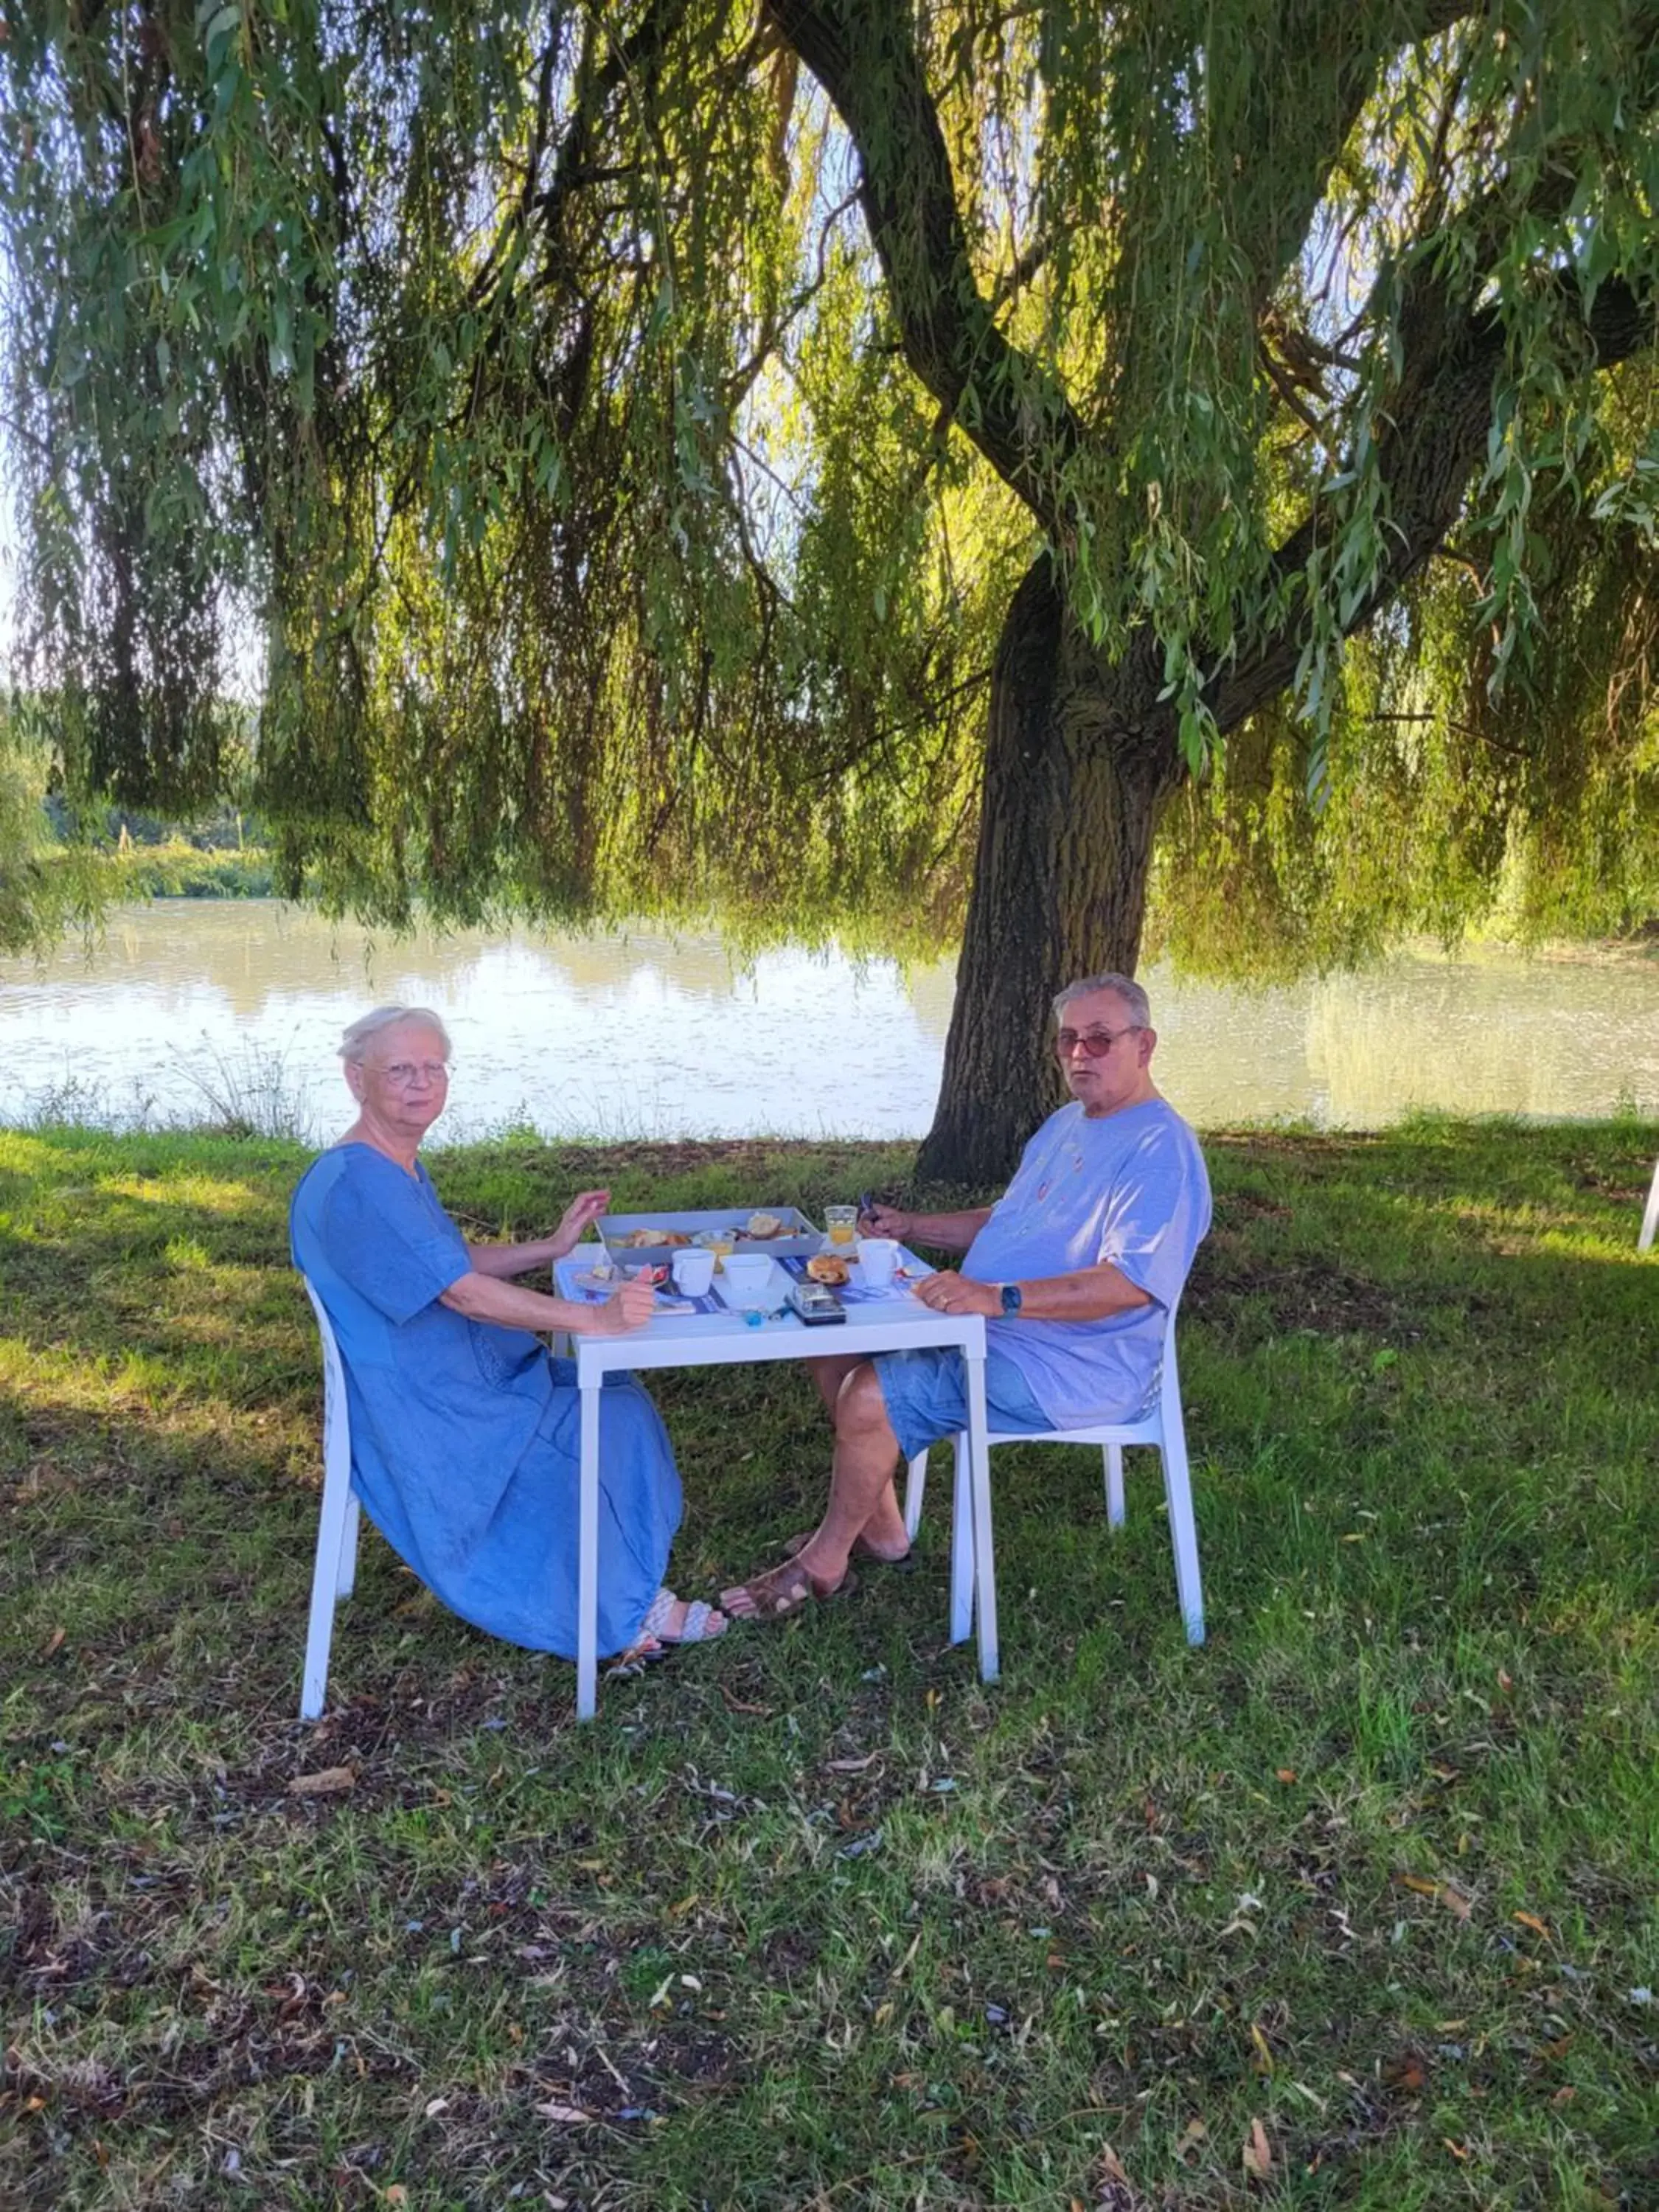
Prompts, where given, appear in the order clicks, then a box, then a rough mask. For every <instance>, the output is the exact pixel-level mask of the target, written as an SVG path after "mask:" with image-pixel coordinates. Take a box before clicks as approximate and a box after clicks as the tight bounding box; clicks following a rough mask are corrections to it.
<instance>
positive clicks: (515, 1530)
mask: <svg viewBox="0 0 1659 2212" xmlns="http://www.w3.org/2000/svg"><path fill="white" fill-rule="evenodd" d="M449 1056H450V1047H449V1038H448V1036H447V1032H446V1030H445V1029H444V1025H443V1024H442V1023H441V1021H440V1020H439V1018H438V1017H437V1016H436V1015H435V1014H434V1013H430V1012H428V1011H427V1010H426V1009H425V1008H424V1007H422V1006H381V1007H380V1008H378V1009H377V1010H376V1012H374V1013H371V1014H365V1015H364V1016H363V1018H362V1020H361V1021H356V1022H354V1023H353V1024H352V1025H351V1027H350V1028H349V1030H347V1031H346V1033H345V1036H344V1038H343V1041H342V1042H341V1046H340V1057H341V1059H342V1060H343V1061H344V1063H345V1078H346V1082H347V1084H348V1085H349V1087H350V1091H351V1095H352V1097H354V1098H355V1099H356V1101H357V1106H358V1114H357V1119H356V1121H355V1122H353V1124H352V1126H351V1127H350V1128H349V1129H348V1130H347V1131H346V1133H345V1134H344V1136H343V1137H342V1138H341V1139H340V1141H339V1142H338V1144H337V1145H335V1146H332V1147H331V1150H329V1151H328V1152H324V1153H323V1154H321V1156H320V1157H319V1158H317V1159H315V1160H313V1163H312V1164H311V1166H310V1167H309V1168H308V1169H307V1170H306V1173H305V1175H304V1176H303V1177H302V1179H301V1183H300V1187H299V1188H298V1189H297V1190H296V1191H295V1194H294V1202H293V1206H292V1207H291V1208H290V1211H289V1233H290V1237H291V1240H292V1245H293V1251H294V1263H295V1267H299V1268H301V1270H302V1271H303V1272H304V1273H305V1274H306V1275H307V1276H308V1277H309V1278H310V1279H311V1281H312V1283H313V1285H314V1286H315V1288H316V1291H317V1294H318V1296H319V1297H320V1298H321V1300H322V1302H323V1304H324V1306H325V1308H326V1310H327V1312H328V1317H329V1319H330V1321H331V1322H332V1323H333V1326H334V1333H335V1334H336V1336H337V1339H338V1340H339V1346H340V1352H341V1357H342V1358H343V1361H344V1364H345V1370H346V1389H347V1393H348V1396H349V1405H350V1415H351V1473H352V1482H353V1486H354V1487H355V1488H356V1492H357V1494H358V1496H359V1498H361V1499H362V1504H363V1507H364V1510H366V1512H367V1513H368V1517H369V1519H370V1520H371V1521H373V1522H374V1525H375V1527H376V1528H379V1529H380V1533H381V1534H382V1535H383V1536H385V1538H386V1541H387V1542H388V1543H389V1544H390V1545H391V1546H392V1549H393V1550H394V1551H395V1552H396V1553H398V1556H399V1558H400V1559H404V1560H406V1561H407V1562H408V1564H409V1565H410V1566H411V1567H412V1568H413V1569H414V1570H415V1571H416V1574H417V1575H418V1576H419V1577H421V1580H422V1582H423V1583H426V1584H427V1585H428V1587H429V1588H430V1589H433V1590H435V1592H436V1593H437V1595H438V1596H439V1597H441V1599H442V1600H443V1601H444V1603H445V1604H446V1605H447V1606H449V1607H452V1608H453V1610H454V1611H455V1612H456V1613H459V1614H460V1615H461V1616H462V1618H463V1619H464V1620H470V1621H471V1622H473V1623H474V1624H475V1625H476V1626H477V1627H479V1628H483V1629H487V1630H488V1631H489V1633H490V1634H491V1635H493V1636H501V1637H505V1638H507V1639H508V1640H509V1641H510V1642H512V1643H514V1644H528V1645H529V1646H530V1647H531V1648H532V1650H538V1651H556V1652H559V1653H560V1654H562V1656H564V1657H565V1658H567V1659H570V1658H574V1656H575V1653H576V1538H577V1482H578V1458H577V1455H578V1439H579V1428H580V1409H579V1405H578V1393H577V1390H576V1387H575V1379H574V1365H573V1364H572V1363H571V1362H570V1361H568V1360H565V1361H556V1360H554V1359H551V1358H549V1356H548V1353H547V1352H546V1351H545V1349H544V1347H543V1346H541V1345H540V1344H539V1343H538V1341H537V1340H536V1338H535V1337H534V1336H532V1334H529V1332H530V1331H531V1330H532V1329H572V1330H574V1331H576V1332H578V1333H579V1334H580V1333H581V1332H584V1331H586V1332H590V1333H597V1334H606V1335H613V1334H621V1333H622V1332H623V1330H626V1329H630V1328H638V1327H639V1326H640V1325H641V1323H642V1322H645V1321H647V1319H648V1318H649V1316H650V1313H651V1304H652V1297H653V1292H652V1291H651V1290H650V1288H649V1287H648V1285H645V1284H642V1283H632V1282H630V1283H626V1284H624V1285H623V1286H622V1287H621V1288H620V1289H619V1290H617V1291H615V1292H614V1293H613V1294H612V1296H611V1297H609V1298H608V1299H607V1300H606V1301H605V1304H603V1305H599V1306H591V1305H574V1304H570V1303H569V1302H568V1300H566V1299H564V1298H556V1297H547V1296H546V1295H545V1294H544V1292H542V1291H532V1290H526V1289H523V1288H521V1287H520V1286H519V1285H517V1284H515V1283H513V1282H512V1281H511V1280H510V1279H509V1278H511V1277H513V1276H514V1275H522V1274H526V1273H529V1272H530V1271H531V1270H532V1268H543V1267H547V1266H548V1265H549V1264H550V1261H554V1260H556V1259H558V1258H560V1257H561V1256H562V1255H563V1254H565V1253H567V1252H568V1251H569V1250H570V1249H571V1248H572V1246H573V1245H574V1244H575V1243H576V1242H577V1241H578V1239H579V1238H580V1236H581V1233H582V1231H584V1230H585V1229H586V1227H587V1225H588V1224H589V1223H590V1222H591V1221H592V1220H594V1219H596V1218H597V1217H598V1216H599V1214H601V1213H603V1212H604V1211H605V1206H606V1205H607V1203H608V1202H609V1199H610V1193H609V1192H608V1191H604V1190H585V1191H583V1192H581V1193H580V1194H579V1195H578V1196H577V1197H576V1198H575V1199H574V1200H572V1201H571V1203H570V1205H569V1206H568V1207H567V1208H566V1210H565V1213H564V1216H563V1218H562V1220H561V1221H560V1223H559V1225H558V1227H557V1228H556V1230H555V1231H554V1232H553V1234H552V1235H551V1236H550V1237H542V1238H540V1239H539V1240H538V1241H537V1242H535V1243H525V1244H470V1243H467V1242H466V1240H465V1238H464V1237H462V1235H461V1232H460V1231H459V1229H457V1228H456V1226H455V1225H454V1223H453V1221H451V1219H450V1218H449V1216H448V1215H447V1213H446V1212H444V1210H443V1208H442V1206H440V1204H439V1203H438V1198H437V1194H436V1192H435V1190H434V1189H433V1188H432V1184H431V1182H430V1180H429V1178H428V1175H427V1172H426V1170H425V1169H424V1168H423V1167H422V1165H421V1164H420V1161H419V1159H418V1158H416V1154H417V1152H418V1151H419V1149H420V1144H421V1139H422V1137H424V1136H425V1134H426V1133H427V1131H428V1129H429V1128H430V1127H431V1126H432V1124H433V1123H434V1121H436V1120H437V1118H438V1116H439V1115H440V1114H441V1113H442V1111H443V1109H444V1101H445V1098H446V1097H447V1092H448V1088H449V1066H448V1062H449ZM604 1440H605V1455H604V1460H603V1463H602V1464H601V1467H600V1469H599V1650H601V1651H635V1650H652V1649H653V1648H655V1647H656V1646H657V1645H659V1644H690V1643H696V1642H700V1641H702V1640H704V1639H706V1638H709V1637H711V1636H716V1635H719V1634H720V1632H721V1631H722V1630H723V1629H724V1628H725V1626H726V1621H725V1619H724V1617H723V1616H722V1615H721V1614H720V1613H715V1612H714V1611H712V1610H711V1609H710V1607H708V1606H706V1605H703V1604H702V1603H700V1602H699V1603H695V1604H691V1605H687V1604H685V1603H684V1602H682V1601H681V1600H680V1599H678V1598H677V1597H676V1596H675V1595H674V1594H673V1592H672V1591H671V1590H670V1589H667V1588H666V1586H665V1583H664V1580H663V1577H664V1572H665V1569H666V1567H667V1565H668V1547H669V1545H670V1544H671V1541H673V1536H674V1532H675V1530H676V1529H677V1528H678V1526H679V1522H680V1484H679V1477H678V1474H676V1473H675V1469H674V1461H673V1455H672V1454H671V1451H670V1449H669V1444H668V1438H667V1436H666V1434H665V1431H664V1429H663V1425H662V1423H661V1421H660V1420H659V1418H658V1415H657V1412H656V1408H655V1407H653V1405H652V1403H651V1401H650V1400H649V1399H648V1398H647V1396H646V1395H645V1393H644V1392H643V1391H642V1390H641V1389H640V1388H639V1386H638V1384H637V1383H633V1382H631V1381H625V1380H621V1379H618V1380H617V1381H616V1382H615V1383H613V1385H612V1386H611V1388H609V1389H607V1390H606V1393H605V1427H604Z"/></svg>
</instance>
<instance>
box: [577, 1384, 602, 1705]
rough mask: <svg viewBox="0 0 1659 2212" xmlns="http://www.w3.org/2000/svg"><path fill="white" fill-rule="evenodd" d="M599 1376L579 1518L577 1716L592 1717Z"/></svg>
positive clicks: (585, 1417)
mask: <svg viewBox="0 0 1659 2212" xmlns="http://www.w3.org/2000/svg"><path fill="white" fill-rule="evenodd" d="M603 1381H604V1377H603V1376H595V1377H594V1379H593V1380H592V1382H591V1383H582V1384H581V1385H580V1391H581V1480H580V1498H579V1501H578V1504H577V1509H576V1510H577V1522H576V1718H577V1719H578V1720H579V1721H591V1720H592V1717H593V1712H594V1707H595V1705H596V1703H597V1689H598V1680H599V1652H598V1650H597V1648H596V1647H597V1645H598V1643H599V1392H600V1386H601V1384H602V1383H603Z"/></svg>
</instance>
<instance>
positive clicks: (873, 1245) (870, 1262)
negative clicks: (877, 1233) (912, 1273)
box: [859, 1237, 899, 1291]
mask: <svg viewBox="0 0 1659 2212" xmlns="http://www.w3.org/2000/svg"><path fill="white" fill-rule="evenodd" d="M898 1255H899V1248H898V1243H897V1241H896V1239H895V1238H894V1237H860V1239H859V1266H860V1267H861V1268H862V1269H863V1271H864V1282H865V1287H866V1290H872V1291H884V1290H885V1289H886V1288H887V1286H888V1285H889V1284H890V1282H891V1281H892V1279H893V1271H894V1269H895V1268H896V1267H897V1266H898Z"/></svg>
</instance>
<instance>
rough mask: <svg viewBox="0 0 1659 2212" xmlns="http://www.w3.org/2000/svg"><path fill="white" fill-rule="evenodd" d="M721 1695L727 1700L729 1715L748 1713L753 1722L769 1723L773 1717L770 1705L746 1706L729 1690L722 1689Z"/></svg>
mask: <svg viewBox="0 0 1659 2212" xmlns="http://www.w3.org/2000/svg"><path fill="white" fill-rule="evenodd" d="M720 1695H721V1697H722V1698H723V1699H725V1700H726V1711H727V1712H728V1713H747V1714H748V1716H749V1717H750V1719H751V1720H757V1721H769V1720H770V1719H771V1717H772V1708H771V1706H770V1705H744V1701H743V1699H741V1698H734V1697H733V1696H732V1692H730V1691H729V1690H727V1689H722V1690H721V1692H720Z"/></svg>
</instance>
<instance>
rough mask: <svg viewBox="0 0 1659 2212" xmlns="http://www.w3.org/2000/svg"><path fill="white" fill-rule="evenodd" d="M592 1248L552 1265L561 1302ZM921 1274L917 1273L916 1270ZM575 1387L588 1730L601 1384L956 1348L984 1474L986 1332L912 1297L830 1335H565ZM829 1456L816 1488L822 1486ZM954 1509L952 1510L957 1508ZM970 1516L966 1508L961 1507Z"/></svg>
mask: <svg viewBox="0 0 1659 2212" xmlns="http://www.w3.org/2000/svg"><path fill="white" fill-rule="evenodd" d="M594 1251H595V1248H594V1247H592V1246H591V1245H589V1246H586V1247H582V1248H580V1249H579V1250H578V1251H577V1252H574V1253H572V1254H571V1255H570V1256H569V1257H568V1259H565V1260H562V1261H559V1262H558V1263H557V1265H556V1268H555V1270H554V1274H555V1280H556V1284H557V1286H558V1290H559V1294H560V1296H562V1297H565V1296H568V1295H570V1292H569V1291H568V1290H567V1288H566V1285H567V1283H568V1282H569V1281H570V1280H571V1279H572V1277H573V1276H574V1273H576V1272H578V1271H580V1269H581V1268H583V1267H586V1266H588V1265H590V1264H591V1262H592V1258H593V1256H594ZM917 1264H920V1263H917ZM571 1345H572V1350H573V1352H574V1357H575V1361H576V1379H577V1383H578V1387H579V1388H580V1391H581V1490H580V1524H579V1528H578V1551H577V1567H578V1580H577V1593H576V1639H577V1640H576V1717H577V1719H578V1720H582V1721H586V1720H592V1717H593V1711H594V1705H595V1702H596V1692H597V1686H598V1677H599V1654H598V1651H597V1650H596V1645H597V1643H598V1638H599V1414H600V1403H601V1400H602V1398H603V1395H604V1385H605V1376H607V1375H610V1374H614V1373H616V1372H617V1371H618V1370H626V1371H629V1372H632V1373H635V1374H638V1373H641V1372H642V1371H643V1370H645V1369H647V1368H650V1367H734V1366H739V1365H742V1364H746V1363H747V1362H749V1361H750V1360H763V1359H828V1358H836V1359H839V1358H844V1357H846V1356H848V1355H849V1354H850V1355H852V1356H853V1357H854V1358H869V1357H870V1356H871V1354H872V1353H873V1352H902V1351H906V1350H908V1349H910V1348H911V1347H913V1346H927V1345H954V1346H956V1347H957V1349H958V1350H959V1351H960V1352H962V1354H963V1358H965V1359H966V1361H967V1363H968V1451H969V1462H970V1468H974V1469H978V1468H986V1467H987V1465H988V1461H989V1449H988V1447H987V1443H986V1430H985V1323H984V1321H983V1319H982V1318H981V1316H980V1315H978V1314H943V1313H935V1312H933V1310H932V1308H931V1307H928V1306H925V1305H923V1304H921V1300H920V1299H918V1298H914V1297H902V1298H898V1297H896V1298H893V1299H891V1300H884V1301H883V1302H882V1303H881V1304H879V1305H878V1306H856V1305H855V1306H850V1307H849V1308H848V1315H847V1319H846V1320H845V1321H844V1322H836V1323H834V1324H832V1325H831V1326H830V1327H829V1328H822V1327H820V1328H807V1327H806V1326H805V1323H804V1322H801V1321H799V1320H798V1319H797V1317H796V1316H794V1315H793V1314H789V1315H787V1316H785V1317H784V1318H782V1319H781V1320H777V1321H768V1322H763V1323H762V1325H761V1326H760V1327H759V1328H751V1327H750V1324H749V1323H748V1322H745V1321H744V1319H743V1317H742V1316H741V1315H739V1314H732V1313H711V1314H703V1313H696V1314H659V1315H658V1316H656V1318H655V1319H654V1320H652V1321H649V1322H647V1323H646V1325H645V1327H644V1328H639V1329H634V1330H632V1331H630V1332H629V1334H627V1335H625V1336H581V1335H576V1334H573V1335H572V1339H571ZM828 1456H829V1455H828V1452H827V1451H826V1454H825V1460H826V1465H825V1468H824V1480H825V1486H826V1492H827V1488H828V1481H829V1467H828V1464H827V1462H828ZM975 1487H978V1489H979V1492H980V1495H981V1496H982V1497H983V1496H987V1495H988V1494H989V1485H988V1483H987V1484H982V1485H979V1486H975V1485H974V1484H973V1483H971V1482H966V1483H960V1484H958V1486H957V1495H958V1499H959V1501H960V1500H961V1499H962V1498H963V1497H964V1495H965V1497H966V1498H968V1499H969V1500H971V1498H972V1496H973V1492H974V1490H975ZM958 1510H961V1508H960V1503H959V1505H958ZM971 1510H972V1508H971V1504H969V1511H971ZM990 1555H991V1531H990V1528H989V1527H988V1525H987V1526H984V1527H981V1526H980V1525H978V1517H977V1516H976V1517H975V1528H974V1549H973V1559H974V1589H975V1593H986V1592H989V1593H992V1595H990V1596H989V1597H988V1598H987V1597H985V1596H983V1595H980V1596H979V1598H978V1601H977V1603H976V1604H975V1608H974V1610H975V1614H976V1616H977V1620H978V1627H979V1662H980V1675H981V1680H985V1681H987V1682H994V1681H995V1680H996V1677H997V1623H996V1599H995V1595H994V1591H995V1587H996V1583H995V1577H994V1575H993V1574H992V1572H991V1571H990V1565H991V1558H990ZM966 1595H967V1594H966V1592H963V1593H960V1594H953V1601H952V1619H951V1634H952V1637H953V1638H954V1639H956V1640H957V1641H960V1640H961V1639H962V1638H963V1637H964V1636H965V1635H966V1634H967V1632H968V1626H967V1621H966V1620H965V1618H964V1617H963V1616H964V1614H965V1611H966V1603H965V1601H966Z"/></svg>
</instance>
